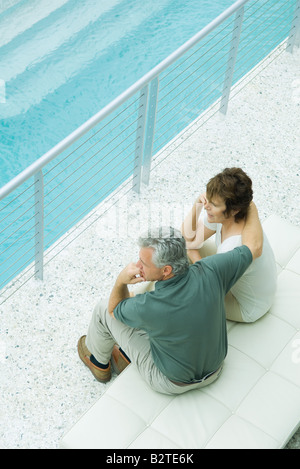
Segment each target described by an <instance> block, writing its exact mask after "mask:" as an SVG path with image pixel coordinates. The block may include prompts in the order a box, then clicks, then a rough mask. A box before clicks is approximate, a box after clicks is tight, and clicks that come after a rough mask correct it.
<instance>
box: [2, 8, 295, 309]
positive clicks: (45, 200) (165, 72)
mask: <svg viewBox="0 0 300 469" xmlns="http://www.w3.org/2000/svg"><path fill="white" fill-rule="evenodd" d="M296 7H297V10H295V8H296ZM299 10H300V6H299V1H298V0H287V1H284V2H282V1H278V2H276V1H275V2H273V1H272V2H270V0H266V1H265V2H261V1H260V0H256V1H254V2H251V1H250V0H238V1H236V2H235V3H234V4H233V5H232V6H231V7H229V8H228V9H227V10H225V11H224V12H223V13H222V14H221V15H219V16H218V17H217V18H216V19H215V20H213V21H212V22H211V23H210V24H209V25H207V26H206V27H205V28H203V29H202V30H201V31H199V33H197V34H196V35H194V36H193V37H192V38H191V39H190V40H188V41H186V43H184V44H183V45H182V46H181V47H179V48H178V49H177V50H176V51H175V52H174V53H173V54H170V56H169V57H167V58H166V59H165V60H163V61H162V62H161V63H160V64H158V65H157V66H156V67H154V68H153V69H152V70H151V71H150V72H148V73H146V74H145V75H144V76H143V77H142V78H141V79H140V80H138V81H137V82H136V83H134V84H133V85H132V86H131V87H129V88H128V89H127V90H126V91H124V93H122V94H121V95H119V96H118V97H117V98H116V99H114V100H113V101H112V102H111V103H109V104H108V105H107V106H105V107H104V108H103V109H101V110H100V111H99V112H98V113H96V114H95V115H94V116H93V117H91V118H90V119H89V120H88V121H86V122H85V123H84V124H83V125H82V126H80V127H79V128H78V129H76V130H75V131H74V132H72V134H70V135H69V136H67V137H66V138H65V139H64V140H62V141H61V142H60V143H59V144H57V145H56V146H55V147H54V148H53V149H51V150H50V151H49V152H47V153H45V155H43V156H42V157H41V158H39V160H37V161H36V162H34V163H33V164H32V165H30V167H28V168H26V170H24V171H23V172H22V173H20V174H19V175H18V176H17V177H16V178H14V179H13V180H12V181H10V182H9V183H8V184H6V185H5V186H3V187H2V188H0V203H1V205H2V206H1V208H0V224H1V230H0V235H1V244H0V246H1V247H0V267H1V273H0V289H2V288H4V290H3V292H0V295H1V296H0V302H1V301H2V299H4V301H5V300H6V299H7V298H10V297H11V295H12V294H13V292H14V291H17V290H18V289H19V288H20V287H21V286H22V285H25V284H26V283H27V282H28V281H29V280H30V279H32V278H33V277H36V276H37V274H38V276H39V278H42V272H41V269H42V270H43V265H44V266H45V265H48V264H49V262H50V261H51V260H52V259H54V258H55V257H56V256H57V255H58V254H59V253H60V252H62V250H63V249H65V248H66V247H67V246H69V244H70V243H71V242H73V241H74V240H75V239H77V238H78V236H80V235H81V234H82V233H83V232H85V231H86V230H87V229H88V228H89V227H90V226H91V225H92V224H93V223H95V222H96V221H98V220H99V219H100V218H101V217H102V216H103V215H104V213H106V212H107V210H109V208H108V205H109V206H110V208H111V207H112V206H113V205H114V204H115V203H116V200H119V199H120V198H123V197H124V196H125V195H127V194H128V193H129V192H130V191H131V190H132V189H134V190H136V191H139V187H140V180H141V174H142V171H145V167H146V161H147V158H150V166H149V169H148V171H150V170H151V171H153V170H154V169H155V168H156V167H157V166H158V165H159V164H161V162H162V161H164V160H165V159H166V158H168V157H169V156H170V154H172V152H173V151H175V150H176V149H177V148H178V147H179V146H180V145H181V144H182V140H183V139H182V136H183V135H184V139H187V138H189V137H190V136H191V135H193V134H194V133H195V132H196V131H197V130H198V128H199V125H201V126H202V125H204V124H205V123H206V122H207V121H208V120H209V119H211V118H212V117H213V116H214V115H215V114H216V113H218V112H219V111H220V110H221V111H222V112H224V113H225V112H226V110H227V104H226V102H227V101H228V100H230V99H232V98H233V97H234V96H236V94H238V93H239V92H240V91H241V90H242V89H243V88H244V86H246V84H247V83H249V81H251V80H252V79H253V77H254V73H256V72H257V73H259V71H260V70H262V66H265V65H264V63H263V64H262V60H263V59H264V58H265V57H266V56H268V58H267V65H268V64H269V63H271V62H272V61H273V60H275V58H276V57H277V56H278V55H279V53H282V51H283V50H284V45H283V44H285V43H287V44H289V43H290V42H291V43H292V46H291V50H292V47H293V44H294V43H295V40H292V39H291V38H293V37H295V35H296V33H297V31H296V25H297V18H296V16H297V15H298V14H300V12H299ZM288 36H289V37H290V39H287V37H288ZM278 44H280V45H281V46H280V47H281V50H280V52H278V53H277V50H276V49H275V48H276V46H278ZM272 49H273V50H276V53H275V52H274V57H273V55H272V53H271V51H272ZM267 65H266V66H267ZM255 76H256V75H255ZM154 83H156V85H155V87H154V86H153V85H154ZM154 90H156V91H154ZM153 93H156V94H153ZM224 96H227V98H226V99H227V101H226V100H224ZM152 110H154V112H155V117H153V115H151V113H152V112H153V111H152ZM153 119H154V120H153ZM193 126H195V128H194V127H193ZM149 138H150V140H149ZM144 143H145V147H144ZM73 147H74V148H73ZM149 148H150V156H148V153H147V152H148V151H149ZM162 149H163V153H162ZM146 155H147V156H146ZM143 165H144V166H143ZM31 178H32V179H34V180H32V179H31ZM22 184H24V186H25V187H21V186H22ZM8 196H9V197H8ZM5 197H8V200H4V198H5ZM43 252H44V253H43ZM37 256H38V257H37ZM37 259H38V260H37ZM42 264H43V265H42ZM11 281H12V283H9V282H11ZM5 292H6V293H5Z"/></svg>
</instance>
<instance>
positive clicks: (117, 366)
mask: <svg viewBox="0 0 300 469" xmlns="http://www.w3.org/2000/svg"><path fill="white" fill-rule="evenodd" d="M111 364H112V366H113V369H114V370H115V372H116V373H117V375H119V374H120V373H122V371H123V370H125V368H126V367H127V366H128V365H130V361H129V360H128V359H127V358H126V357H125V356H124V355H123V353H122V352H121V350H120V348H119V346H118V345H116V344H115V345H114V348H113V351H112V354H111Z"/></svg>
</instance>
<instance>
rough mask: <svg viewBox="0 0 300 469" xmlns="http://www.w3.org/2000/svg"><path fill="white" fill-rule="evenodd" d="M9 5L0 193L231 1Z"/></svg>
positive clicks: (0, 50)
mask: <svg viewBox="0 0 300 469" xmlns="http://www.w3.org/2000/svg"><path fill="white" fill-rule="evenodd" d="M10 3H12V6H11V8H9V9H8V10H6V11H3V12H2V14H1V16H0V30H1V32H2V34H1V39H0V56H1V64H2V66H1V68H0V78H1V79H3V80H4V82H5V85H6V86H5V94H6V103H2V104H0V133H1V143H0V186H2V185H3V184H4V183H6V182H8V181H9V180H10V179H11V178H12V177H14V176H16V175H17V174H18V173H19V172H20V171H22V170H23V169H24V168H26V167H27V166H28V165H29V164H31V163H32V162H33V161H35V160H36V159H38V158H39V157H40V156H42V155H43V154H44V153H45V152H46V151H48V150H50V149H51V148H52V147H53V146H54V145H55V144H56V143H58V142H59V141H60V140H62V139H63V138H64V137H66V136H67V135H68V134H69V133H71V132H72V131H73V130H75V129H76V128H77V127H78V126H80V125H81V124H82V123H84V122H85V121H86V120H87V119H88V118H89V117H91V116H92V115H93V114H95V113H96V112H97V111H99V110H100V109H101V108H102V107H103V106H104V105H106V104H108V103H109V102H110V101H111V100H112V99H113V98H115V97H116V96H118V95H119V94H120V93H121V92H122V91H124V90H125V89H126V88H127V87H128V86H130V85H131V84H133V83H134V82H135V81H136V80H137V79H139V78H140V77H142V76H143V75H144V74H145V73H146V72H147V71H149V70H151V68H153V67H154V66H155V65H156V64H158V63H159V62H160V61H161V60H162V59H164V58H165V57H167V56H168V55H169V54H170V53H171V52H172V51H174V50H175V49H176V48H177V47H179V46H180V45H181V44H182V43H183V42H185V41H186V40H187V39H189V38H190V37H191V36H192V35H193V34H195V33H196V32H197V31H198V30H200V29H201V28H202V27H203V26H205V25H206V24H207V23H208V22H209V21H211V20H212V19H213V18H214V17H215V16H217V15H218V14H219V13H221V12H222V11H223V10H224V9H225V8H227V7H228V6H229V5H230V4H232V3H233V1H232V0H218V1H216V2H210V1H208V0H200V1H199V0H190V1H189V2H184V1H182V0H179V1H178V0H176V1H173V0H153V1H151V2H142V1H139V0H123V1H122V0H110V1H109V2H104V1H99V0H83V1H80V2H78V1H77V0H69V1H66V0H55V1H53V2H49V1H45V0H42V1H36V0H31V1H30V2H28V1H19V2H16V1H13V2H10ZM191 18H193V21H191Z"/></svg>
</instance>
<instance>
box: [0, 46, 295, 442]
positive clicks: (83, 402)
mask: <svg viewBox="0 0 300 469" xmlns="http://www.w3.org/2000/svg"><path fill="white" fill-rule="evenodd" d="M274 57H275V56H274ZM189 133H190V135H191V136H190V138H189V139H187V140H186V141H184V142H183V143H182V144H181V145H180V146H179V147H178V148H177V149H175V150H174V151H173V152H172V153H171V154H170V155H169V156H168V157H167V158H166V159H164V158H165V156H166V155H168V154H169V152H170V151H169V150H167V151H166V152H165V153H161V155H160V156H159V158H158V159H157V160H156V162H155V165H156V163H157V161H158V160H160V161H161V163H160V164H159V165H158V166H157V167H156V168H155V169H154V170H153V172H152V175H151V182H150V186H149V188H146V187H143V191H142V194H141V195H140V196H138V195H137V194H134V193H130V194H129V195H127V196H126V197H125V198H124V199H123V200H122V202H121V203H120V204H119V205H118V207H119V208H118V209H114V210H111V211H110V212H109V213H108V214H107V215H106V216H105V217H104V218H101V219H99V220H98V221H97V222H96V223H94V224H93V225H92V226H91V227H90V228H89V229H87V230H86V231H85V232H84V233H83V234H82V235H81V236H79V237H78V238H77V240H76V241H74V242H73V243H72V244H71V245H70V246H69V247H67V248H66V249H65V250H64V251H62V253H61V254H59V255H58V256H57V257H56V258H55V259H54V260H53V261H52V262H51V263H49V264H48V265H47V267H46V272H45V280H44V282H43V283H42V282H38V281H34V280H32V281H30V282H28V283H27V284H26V285H25V286H24V287H23V288H21V289H20V290H19V291H17V292H16V293H15V295H14V296H12V297H11V298H10V299H9V300H8V301H7V302H5V303H4V304H3V305H2V306H1V307H0V332H1V336H0V399H1V401H0V447H3V448H57V447H58V444H59V440H60V438H61V436H62V435H63V433H64V432H65V431H66V430H67V429H68V428H69V427H70V426H71V425H72V424H73V423H75V421H77V420H78V418H79V417H80V416H81V415H82V414H83V413H84V412H85V411H86V410H87V409H88V408H89V407H90V406H91V405H92V404H93V403H94V402H95V400H96V399H98V398H99V396H100V395H101V394H102V393H103V391H104V389H105V387H106V386H109V385H110V384H109V383H108V384H106V385H104V384H99V383H98V382H96V381H95V380H94V379H93V377H92V375H91V374H90V373H89V371H88V370H87V369H86V368H85V367H84V366H83V365H82V363H81V362H80V361H79V359H78V357H77V351H76V345H77V340H78V338H79V337H80V335H82V334H83V333H85V332H86V330H87V327H88V324H89V319H90V316H91V313H92V309H93V306H94V304H95V302H96V301H97V298H98V297H105V296H108V294H109V291H110V288H111V286H112V283H113V280H114V278H115V276H116V274H117V273H118V272H119V270H120V269H121V268H122V267H123V266H124V265H125V264H126V263H127V262H129V261H130V260H134V259H136V256H137V248H136V245H135V237H136V235H137V234H138V232H139V231H142V230H143V229H144V228H145V220H147V221H148V220H149V217H150V216H151V220H152V223H154V220H155V224H156V222H157V220H159V219H160V218H161V219H162V220H164V219H165V218H166V217H168V216H169V214H170V209H172V210H173V211H172V214H171V216H170V219H171V222H174V224H176V225H179V224H180V221H181V218H182V213H183V211H184V209H186V208H189V206H190V204H191V203H192V201H193V200H194V198H195V196H196V195H197V194H198V193H199V192H200V191H203V190H204V189H205V184H206V182H207V181H208V179H209V178H210V177H211V176H213V175H215V174H216V173H217V172H219V171H221V170H222V169H223V168H224V167H226V166H228V167H230V166H240V167H242V168H243V169H244V170H246V171H247V173H248V174H249V175H250V176H251V177H252V180H253V185H254V195H255V201H256V204H257V206H258V208H259V211H260V215H261V218H262V219H264V218H265V217H266V216H268V215H269V214H271V213H277V214H279V215H280V216H281V217H282V218H284V219H286V220H289V221H291V222H292V223H294V224H296V225H299V224H300V49H296V50H295V51H294V54H293V55H290V54H288V53H285V52H284V53H282V54H281V55H279V56H278V57H277V58H276V59H275V60H274V61H273V62H272V63H271V64H270V65H269V66H268V67H267V68H265V69H263V70H262V71H261V72H260V74H259V75H257V76H256V77H255V78H254V79H253V80H252V81H251V82H250V83H249V84H247V86H246V87H245V88H244V89H243V90H242V91H240V92H239V93H238V94H237V95H236V96H235V97H234V98H233V99H232V101H231V102H230V106H229V112H228V115H227V117H226V119H223V118H222V117H221V116H220V114H219V113H216V114H215V115H214V116H213V117H212V118H211V119H210V120H209V121H207V122H206V123H205V124H204V125H202V126H201V127H199V128H198V127H197V126H196V125H194V126H193V127H191V128H190V130H189ZM177 145H178V141H177V142H176V143H175V144H174V146H173V147H174V148H175V147H176V146H177ZM116 217H117V219H118V222H117V221H116ZM104 230H105V232H104ZM299 367H300V365H299ZM299 372H300V368H299ZM112 379H114V377H113V378H112ZM299 420H300V416H299ZM101 424H102V423H101V422H99V425H101ZM103 424H105V422H103ZM287 447H288V448H298V449H300V431H299V430H298V432H297V433H296V434H295V436H294V437H293V438H292V439H291V441H290V442H289V444H288V446H287Z"/></svg>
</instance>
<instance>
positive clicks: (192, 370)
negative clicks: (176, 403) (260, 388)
mask: <svg viewBox="0 0 300 469" xmlns="http://www.w3.org/2000/svg"><path fill="white" fill-rule="evenodd" d="M242 242H243V246H241V247H237V248H235V249H234V250H233V251H230V252H228V253H225V254H219V255H217V256H210V257H208V258H206V259H203V260H201V261H199V262H196V263H195V264H193V265H192V266H189V263H188V259H187V255H186V246H185V240H184V238H183V237H182V235H181V233H180V232H179V231H177V230H174V229H173V228H168V229H165V228H161V229H160V230H159V232H158V233H156V234H153V233H151V235H150V236H143V237H140V238H139V246H140V258H139V261H138V262H137V263H136V264H134V263H132V264H129V265H128V266H127V267H125V269H123V270H122V272H121V273H120V274H119V276H118V278H117V280H116V283H115V285H114V287H113V289H112V292H111V295H110V298H109V301H108V303H107V302H100V303H98V305H97V306H96V308H95V310H94V314H93V318H92V321H91V323H90V326H89V330H88V334H87V336H83V337H81V338H80V339H79V342H78V352H79V356H80V358H81V360H82V361H83V362H84V363H85V364H86V365H87V366H88V367H89V369H90V370H91V371H92V373H93V375H94V376H95V377H96V379H98V380H99V381H101V382H107V381H109V379H110V377H111V361H110V360H112V362H113V364H114V367H115V368H116V369H117V372H120V371H121V370H122V369H124V368H125V367H126V366H127V365H128V364H129V363H130V361H131V362H132V364H133V365H134V366H136V367H137V369H138V371H139V372H140V374H141V376H142V377H143V378H144V379H145V381H146V382H147V383H148V384H149V386H150V387H152V388H153V389H154V390H156V391H158V392H161V393H165V394H181V393H183V392H186V391H188V390H190V389H195V388H199V387H203V386H206V385H208V384H210V383H212V382H213V381H215V380H216V379H217V378H218V376H219V375H220V373H221V370H222V366H223V361H224V359H225V357H226V354H227V332H226V318H225V311H224V297H225V294H226V293H227V292H228V291H229V290H230V288H231V287H232V285H233V284H234V283H235V282H236V281H237V280H238V278H240V276H241V275H242V274H243V273H244V272H245V270H246V269H247V268H248V267H249V265H250V264H251V262H252V260H253V259H254V258H256V257H259V256H260V255H261V251H262V243H263V235H262V229H261V225H260V222H259V219H258V214H257V210H256V207H255V205H254V204H252V206H251V209H250V211H249V214H248V217H247V221H246V223H245V228H244V231H243V235H242ZM145 281H155V282H156V284H155V290H154V291H150V292H146V293H144V294H138V295H136V296H135V297H131V296H130V293H129V290H128V285H133V284H137V283H142V282H145ZM116 343H117V344H118V345H119V347H116V346H115V344H116ZM128 356H129V357H130V359H129V358H128Z"/></svg>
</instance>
